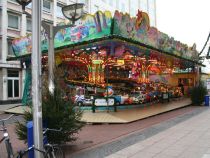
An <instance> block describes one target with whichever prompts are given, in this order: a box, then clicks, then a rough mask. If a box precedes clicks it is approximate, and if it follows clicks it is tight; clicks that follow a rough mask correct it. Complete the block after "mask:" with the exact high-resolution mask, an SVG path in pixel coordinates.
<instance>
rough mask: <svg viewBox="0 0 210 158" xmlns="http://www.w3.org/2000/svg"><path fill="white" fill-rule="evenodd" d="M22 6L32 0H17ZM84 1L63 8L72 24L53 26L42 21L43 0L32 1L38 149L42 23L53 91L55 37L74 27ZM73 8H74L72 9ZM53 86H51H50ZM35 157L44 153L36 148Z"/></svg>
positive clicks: (38, 142)
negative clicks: (46, 38) (58, 33)
mask: <svg viewBox="0 0 210 158" xmlns="http://www.w3.org/2000/svg"><path fill="white" fill-rule="evenodd" d="M16 1H17V3H19V4H20V5H21V6H22V9H23V13H24V14H27V15H30V14H28V13H27V12H26V11H25V7H26V6H27V5H28V4H29V3H30V2H31V1H32V0H16ZM83 6H84V4H82V3H76V4H72V5H69V6H66V7H64V8H62V12H63V14H64V15H65V17H67V18H68V19H69V20H71V21H72V24H70V25H63V26H53V25H51V24H47V23H45V22H43V21H41V13H42V10H41V9H42V0H34V1H33V2H32V57H31V61H32V104H33V123H34V124H33V125H34V128H33V133H34V146H35V148H37V149H42V148H43V134H42V97H41V75H42V74H41V64H42V63H41V25H42V26H43V27H44V28H45V31H46V32H47V34H48V38H49V40H48V41H49V50H48V67H49V68H48V69H49V79H50V80H49V84H50V85H49V90H51V92H52V93H53V90H54V83H53V80H54V76H53V68H54V37H55V34H56V33H57V32H58V30H60V29H63V28H66V27H72V26H74V23H75V21H76V20H78V19H79V18H81V16H82V15H83ZM71 9H73V10H72V11H71ZM77 11H78V12H77ZM73 13H74V14H73ZM50 86H51V87H50ZM35 157H36V158H42V157H43V155H42V154H41V153H40V152H38V151H36V150H35Z"/></svg>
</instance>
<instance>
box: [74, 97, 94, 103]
mask: <svg viewBox="0 0 210 158" xmlns="http://www.w3.org/2000/svg"><path fill="white" fill-rule="evenodd" d="M74 103H75V104H76V105H78V106H84V105H86V106H91V105H92V104H93V98H91V97H84V95H81V96H75V100H74Z"/></svg>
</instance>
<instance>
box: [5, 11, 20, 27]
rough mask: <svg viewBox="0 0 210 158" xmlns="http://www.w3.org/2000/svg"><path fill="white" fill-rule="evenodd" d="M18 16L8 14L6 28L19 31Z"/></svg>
mask: <svg viewBox="0 0 210 158" xmlns="http://www.w3.org/2000/svg"><path fill="white" fill-rule="evenodd" d="M19 21H20V19H19V16H17V15H13V14H8V27H9V28H13V29H19V23H20V22H19Z"/></svg>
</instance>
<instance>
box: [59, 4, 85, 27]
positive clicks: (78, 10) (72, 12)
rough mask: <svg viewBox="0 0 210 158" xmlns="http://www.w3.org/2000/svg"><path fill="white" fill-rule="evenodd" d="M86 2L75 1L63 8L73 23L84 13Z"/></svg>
mask: <svg viewBox="0 0 210 158" xmlns="http://www.w3.org/2000/svg"><path fill="white" fill-rule="evenodd" d="M83 8H84V4H83V3H75V4H71V5H68V6H65V7H63V8H62V12H63V15H64V16H65V17H66V18H67V19H69V20H70V21H72V24H74V23H75V21H77V20H79V19H80V18H81V17H82V16H83V14H84V11H83Z"/></svg>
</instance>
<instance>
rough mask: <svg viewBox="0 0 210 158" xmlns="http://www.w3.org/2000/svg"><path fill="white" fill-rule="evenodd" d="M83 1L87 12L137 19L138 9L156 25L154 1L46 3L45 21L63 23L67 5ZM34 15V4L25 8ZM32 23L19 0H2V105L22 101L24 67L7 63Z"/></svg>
mask: <svg viewBox="0 0 210 158" xmlns="http://www.w3.org/2000/svg"><path fill="white" fill-rule="evenodd" d="M76 2H81V3H84V4H85V12H87V13H95V12H96V11H97V10H101V11H104V10H110V11H111V12H112V13H114V11H115V10H119V11H121V12H127V13H129V14H130V15H131V16H136V13H137V11H138V9H140V10H143V11H145V12H147V13H148V14H149V16H150V19H151V22H150V24H151V26H156V6H155V3H156V2H155V0H132V1H131V0H100V1H99V0H98V1H95V0H43V14H42V18H43V20H45V21H46V22H49V23H53V24H54V25H56V24H57V23H60V22H64V21H65V20H66V19H65V18H64V16H63V14H62V11H61V8H62V7H63V6H65V5H68V4H72V3H76ZM26 11H27V12H29V13H31V4H29V5H28V6H27V8H26ZM31 30H32V21H31V19H30V17H27V16H26V15H25V14H23V12H22V8H21V6H20V5H19V4H18V3H17V2H16V0H0V105H1V104H10V103H15V102H20V101H21V98H22V93H23V85H24V80H25V68H24V65H21V63H20V61H7V58H8V57H13V56H14V54H13V51H12V47H11V45H12V40H13V39H15V38H18V37H21V36H26V35H27V34H28V33H31Z"/></svg>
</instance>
